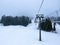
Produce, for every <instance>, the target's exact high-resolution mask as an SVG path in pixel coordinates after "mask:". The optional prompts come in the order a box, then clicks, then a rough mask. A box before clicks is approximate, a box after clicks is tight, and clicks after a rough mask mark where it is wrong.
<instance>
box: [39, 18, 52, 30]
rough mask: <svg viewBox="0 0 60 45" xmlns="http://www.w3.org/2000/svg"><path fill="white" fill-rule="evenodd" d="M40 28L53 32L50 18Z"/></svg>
mask: <svg viewBox="0 0 60 45" xmlns="http://www.w3.org/2000/svg"><path fill="white" fill-rule="evenodd" d="M39 25H40V26H39V27H40V28H41V29H42V30H44V31H51V30H52V23H51V21H50V19H49V18H47V19H46V20H45V21H44V22H42V23H41V24H39Z"/></svg>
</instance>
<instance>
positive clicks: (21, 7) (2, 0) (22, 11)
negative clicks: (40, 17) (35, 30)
mask: <svg viewBox="0 0 60 45" xmlns="http://www.w3.org/2000/svg"><path fill="white" fill-rule="evenodd" d="M41 2H42V0H0V17H1V16H2V15H11V16H21V15H26V16H32V17H35V15H36V14H37V12H38V9H39V7H40V4H41ZM59 8H60V0H44V3H43V5H42V7H41V10H40V13H42V14H44V15H45V16H47V15H48V14H50V13H52V12H54V11H55V10H58V9H59ZM48 16H49V15H48Z"/></svg>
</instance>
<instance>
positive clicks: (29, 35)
mask: <svg viewBox="0 0 60 45" xmlns="http://www.w3.org/2000/svg"><path fill="white" fill-rule="evenodd" d="M56 30H57V33H52V32H45V31H42V41H39V30H37V25H36V24H34V23H31V24H29V25H28V26H27V27H24V26H19V25H18V26H12V25H10V26H0V45H60V31H59V30H60V25H56Z"/></svg>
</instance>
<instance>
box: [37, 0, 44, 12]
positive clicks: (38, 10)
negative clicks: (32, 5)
mask: <svg viewBox="0 0 60 45" xmlns="http://www.w3.org/2000/svg"><path fill="white" fill-rule="evenodd" d="M43 2H44V0H42V2H41V5H40V7H39V10H38V13H39V12H40V10H41V7H42V5H43Z"/></svg>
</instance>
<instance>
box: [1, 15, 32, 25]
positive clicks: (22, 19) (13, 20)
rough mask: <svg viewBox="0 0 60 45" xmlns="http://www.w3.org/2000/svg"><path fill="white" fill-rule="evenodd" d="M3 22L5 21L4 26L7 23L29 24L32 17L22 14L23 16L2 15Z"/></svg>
mask: <svg viewBox="0 0 60 45" xmlns="http://www.w3.org/2000/svg"><path fill="white" fill-rule="evenodd" d="M1 23H3V25H4V26H7V25H23V26H27V25H28V24H29V23H31V19H30V18H29V17H26V16H21V17H17V16H16V17H12V16H2V19H1Z"/></svg>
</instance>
